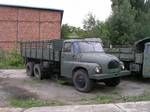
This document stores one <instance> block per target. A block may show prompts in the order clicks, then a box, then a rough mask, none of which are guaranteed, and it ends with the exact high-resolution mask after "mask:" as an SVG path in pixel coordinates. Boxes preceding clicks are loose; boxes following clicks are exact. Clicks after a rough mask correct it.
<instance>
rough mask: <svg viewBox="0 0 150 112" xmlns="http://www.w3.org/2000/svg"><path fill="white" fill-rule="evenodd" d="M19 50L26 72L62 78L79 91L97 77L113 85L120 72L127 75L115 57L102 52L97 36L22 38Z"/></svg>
mask: <svg viewBox="0 0 150 112" xmlns="http://www.w3.org/2000/svg"><path fill="white" fill-rule="evenodd" d="M21 54H22V56H23V58H24V59H25V62H26V72H27V74H28V75H29V76H35V77H36V78H38V79H43V78H45V77H47V76H50V77H55V78H56V77H57V78H66V79H69V80H71V81H72V82H73V84H74V86H75V88H76V89H77V90H78V91H80V92H89V91H90V90H91V89H92V88H93V84H94V83H95V82H100V81H101V82H104V83H105V84H106V85H107V86H117V85H118V84H119V83H120V77H121V76H125V75H129V71H127V70H124V65H123V63H122V62H121V61H120V60H119V59H118V58H117V57H115V56H113V55H109V54H106V53H105V52H104V50H103V47H102V41H101V40H100V39H98V38H88V39H66V40H63V39H60V40H49V41H31V42H22V43H21Z"/></svg>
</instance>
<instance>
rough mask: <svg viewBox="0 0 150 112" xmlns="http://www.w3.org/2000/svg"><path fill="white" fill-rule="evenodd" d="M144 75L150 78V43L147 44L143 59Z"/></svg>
mask: <svg viewBox="0 0 150 112" xmlns="http://www.w3.org/2000/svg"><path fill="white" fill-rule="evenodd" d="M143 77H144V78H150V43H147V44H145V50H144V60H143Z"/></svg>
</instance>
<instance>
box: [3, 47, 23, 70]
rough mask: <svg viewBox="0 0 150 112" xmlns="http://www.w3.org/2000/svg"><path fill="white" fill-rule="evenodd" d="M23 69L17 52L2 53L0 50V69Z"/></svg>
mask: <svg viewBox="0 0 150 112" xmlns="http://www.w3.org/2000/svg"><path fill="white" fill-rule="evenodd" d="M10 68H24V61H23V58H22V57H21V54H20V53H19V52H18V51H15V50H14V51H12V52H4V51H2V50H0V69H10Z"/></svg>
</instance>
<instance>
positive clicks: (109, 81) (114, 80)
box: [104, 77, 120, 87]
mask: <svg viewBox="0 0 150 112" xmlns="http://www.w3.org/2000/svg"><path fill="white" fill-rule="evenodd" d="M104 83H105V84H106V86H109V87H116V86H117V85H119V83H120V78H119V77H117V78H112V79H107V80H106V81H105V82H104Z"/></svg>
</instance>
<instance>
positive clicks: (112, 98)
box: [94, 93, 150, 104]
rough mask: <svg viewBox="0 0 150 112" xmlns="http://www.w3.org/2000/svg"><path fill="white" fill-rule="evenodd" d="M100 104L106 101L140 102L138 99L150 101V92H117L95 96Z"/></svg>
mask: <svg viewBox="0 0 150 112" xmlns="http://www.w3.org/2000/svg"><path fill="white" fill-rule="evenodd" d="M94 100H95V101H96V103H98V104H106V103H121V102H138V101H150V94H149V93H143V94H142V95H139V96H120V95H117V94H112V95H103V96H97V97H95V98H94Z"/></svg>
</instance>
